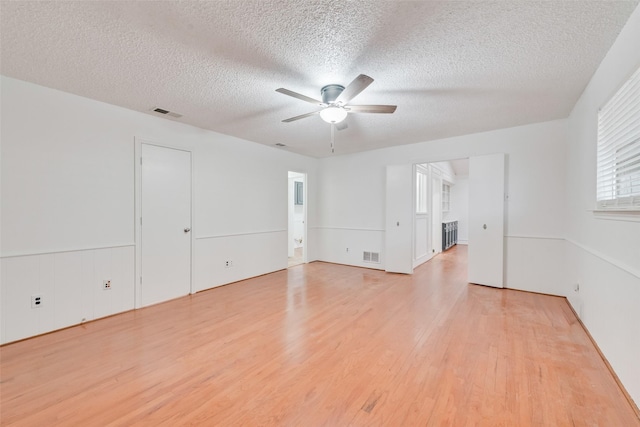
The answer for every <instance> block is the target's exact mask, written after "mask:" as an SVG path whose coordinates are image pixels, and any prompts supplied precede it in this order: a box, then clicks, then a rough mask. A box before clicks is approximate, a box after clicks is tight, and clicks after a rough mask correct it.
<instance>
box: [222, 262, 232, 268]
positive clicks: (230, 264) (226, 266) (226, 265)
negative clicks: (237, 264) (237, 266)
mask: <svg viewBox="0 0 640 427" xmlns="http://www.w3.org/2000/svg"><path fill="white" fill-rule="evenodd" d="M224 266H225V268H229V267H233V261H225V262H224Z"/></svg>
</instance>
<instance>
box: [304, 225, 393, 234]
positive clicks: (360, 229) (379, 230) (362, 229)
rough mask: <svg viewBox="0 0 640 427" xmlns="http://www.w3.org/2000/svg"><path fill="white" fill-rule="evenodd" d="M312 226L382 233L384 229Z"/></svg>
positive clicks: (325, 227)
mask: <svg viewBox="0 0 640 427" xmlns="http://www.w3.org/2000/svg"><path fill="white" fill-rule="evenodd" d="M312 228H316V229H325V230H351V231H375V232H379V233H384V232H385V231H386V230H382V229H378V228H353V227H330V226H323V225H319V226H316V227H312Z"/></svg>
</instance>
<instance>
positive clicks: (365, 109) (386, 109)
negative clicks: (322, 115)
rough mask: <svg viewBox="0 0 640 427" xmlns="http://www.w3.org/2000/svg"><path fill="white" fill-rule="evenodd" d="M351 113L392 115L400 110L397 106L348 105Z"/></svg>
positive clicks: (347, 107)
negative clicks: (397, 109)
mask: <svg viewBox="0 0 640 427" xmlns="http://www.w3.org/2000/svg"><path fill="white" fill-rule="evenodd" d="M345 108H346V109H347V110H349V112H350V113H383V114H391V113H393V112H394V111H396V108H398V106H397V105H347V106H346V107H345Z"/></svg>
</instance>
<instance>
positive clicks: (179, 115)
mask: <svg viewBox="0 0 640 427" xmlns="http://www.w3.org/2000/svg"><path fill="white" fill-rule="evenodd" d="M151 111H154V112H156V113H160V114H164V115H167V116H171V117H175V118H176V119H178V118H180V117H182V114H178V113H174V112H171V111H169V110H165V109H164V108H154V109H152V110H151Z"/></svg>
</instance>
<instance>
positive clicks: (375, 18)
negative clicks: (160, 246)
mask: <svg viewBox="0 0 640 427" xmlns="http://www.w3.org/2000/svg"><path fill="white" fill-rule="evenodd" d="M637 3H638V1H637V0H634V1H539V2H538V1H457V2H426V1H425V2H400V1H355V0H353V1H346V0H335V1H309V0H287V1H267V0H262V1H245V0H242V1H240V0H235V1H210V2H195V1H184V2H176V1H158V2H150V1H144V2H126V1H120V2H115V1H105V2H102V1H82V2H80V1H78V2H54V1H51V2H26V1H11V2H6V1H2V3H1V5H0V7H1V9H0V15H1V18H0V19H1V20H0V24H1V28H0V31H1V36H2V39H1V41H2V45H1V55H2V56H1V63H0V64H1V72H2V74H4V75H6V76H10V77H15V78H18V79H22V80H26V81H30V82H34V83H37V84H40V85H44V86H48V87H52V88H56V89H60V90H63V91H66V92H71V93H75V94H78V95H81V96H85V97H88V98H93V99H97V100H100V101H104V102H108V103H111V104H115V105H120V106H122V107H126V108H129V109H132V110H136V111H142V112H147V113H149V114H155V113H150V112H149V110H150V109H151V108H152V107H162V108H165V109H168V110H171V111H175V112H177V113H180V114H183V115H184V117H182V118H179V119H171V120H176V121H180V122H183V123H189V124H192V125H195V126H199V127H201V128H205V129H211V130H214V131H217V132H221V133H225V134H229V135H234V136H237V137H240V138H244V139H248V140H251V141H255V142H258V143H261V144H266V145H270V146H273V145H274V144H276V143H283V144H286V145H287V147H286V148H281V149H283V150H290V151H294V152H298V153H302V154H307V155H311V156H316V157H324V156H328V155H330V154H331V152H330V149H329V138H330V126H329V125H328V124H326V123H324V122H323V121H321V119H320V118H319V117H318V116H314V117H310V118H307V119H304V120H300V121H297V122H292V123H282V122H281V120H282V119H285V118H288V117H292V116H296V115H299V114H303V113H307V112H310V111H313V110H314V109H315V107H314V106H313V105H311V104H307V103H305V102H302V101H299V100H297V99H294V98H290V97H287V96H284V95H282V94H279V93H277V92H275V89H277V88H279V87H285V88H288V89H291V90H294V91H297V92H300V93H303V94H305V95H308V96H312V97H315V98H320V93H319V91H320V88H321V87H322V86H323V85H326V84H329V83H338V84H343V85H346V84H348V83H349V82H350V81H351V80H352V79H354V78H355V77H356V76H357V75H358V74H360V73H363V74H367V75H369V76H371V77H373V78H374V79H375V81H374V82H373V84H372V85H371V86H369V88H368V89H367V90H365V91H364V92H363V93H362V94H360V95H359V96H358V97H357V98H355V99H354V100H353V101H352V104H397V105H398V109H397V111H396V113H395V114H392V115H382V114H359V115H349V117H348V118H347V122H348V125H349V127H348V129H346V130H344V131H340V132H337V133H336V153H348V152H356V151H363V150H369V149H374V148H380V147H385V146H392V145H400V144H408V143H413V142H419V141H427V140H432V139H436V138H443V137H449V136H455V135H462V134H468V133H473V132H479V131H486V130H491V129H497V128H504V127H510V126H517V125H522V124H527V123H533V122H540V121H545V120H551V119H557V118H563V117H566V116H567V115H568V114H569V112H570V111H571V108H572V107H573V105H574V103H575V102H576V100H577V99H578V97H579V96H580V94H581V93H582V91H583V90H584V88H585V86H586V84H587V82H588V81H589V79H590V77H591V76H592V74H593V73H594V71H595V70H596V68H597V66H598V64H599V63H600V61H601V60H602V58H603V57H604V55H605V54H606V52H607V50H608V49H609V48H610V46H611V45H612V43H613V41H614V40H615V38H616V36H617V35H618V33H619V32H620V30H621V29H622V27H623V25H624V24H625V22H626V21H627V19H628V17H629V15H630V14H631V12H632V11H633V9H634V8H635V7H636V5H637Z"/></svg>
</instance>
